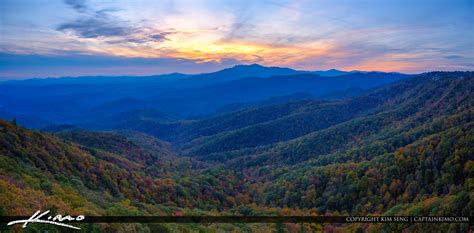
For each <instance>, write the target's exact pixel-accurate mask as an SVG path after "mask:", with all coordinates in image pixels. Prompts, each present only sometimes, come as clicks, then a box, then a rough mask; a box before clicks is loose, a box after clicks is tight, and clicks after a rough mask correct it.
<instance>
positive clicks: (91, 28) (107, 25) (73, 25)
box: [57, 0, 138, 38]
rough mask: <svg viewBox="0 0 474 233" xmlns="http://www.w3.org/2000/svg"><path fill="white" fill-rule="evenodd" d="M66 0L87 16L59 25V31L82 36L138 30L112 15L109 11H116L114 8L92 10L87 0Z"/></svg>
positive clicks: (89, 36) (127, 32)
mask: <svg viewBox="0 0 474 233" xmlns="http://www.w3.org/2000/svg"><path fill="white" fill-rule="evenodd" d="M64 2H65V3H66V4H67V5H68V6H70V7H71V8H72V9H74V10H76V11H77V12H79V13H83V14H86V16H85V17H84V16H82V17H81V18H79V19H76V20H74V21H72V22H67V23H63V24H61V25H59V26H58V27H57V30H58V31H62V32H66V31H69V32H72V33H74V34H75V35H77V36H79V37H81V38H100V37H102V38H106V37H123V36H129V35H131V34H134V33H136V32H137V31H138V29H135V28H133V27H131V26H128V23H127V22H123V21H120V20H119V19H116V18H113V17H111V16H110V15H109V13H110V12H114V11H116V10H114V9H101V10H92V9H91V8H90V7H89V6H88V5H87V4H86V1H85V0H65V1H64Z"/></svg>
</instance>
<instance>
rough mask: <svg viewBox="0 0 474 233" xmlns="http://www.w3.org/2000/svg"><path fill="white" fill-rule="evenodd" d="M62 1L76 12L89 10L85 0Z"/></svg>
mask: <svg viewBox="0 0 474 233" xmlns="http://www.w3.org/2000/svg"><path fill="white" fill-rule="evenodd" d="M64 3H66V4H67V5H69V6H70V7H71V8H73V9H74V10H76V11H78V12H86V11H87V10H89V7H88V6H87V4H86V1H85V0H64Z"/></svg>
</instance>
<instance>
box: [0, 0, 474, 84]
mask: <svg viewBox="0 0 474 233" xmlns="http://www.w3.org/2000/svg"><path fill="white" fill-rule="evenodd" d="M472 12H474V1H472V0H384V1H379V0H331V1H329V0H314V1H310V0H288V1H279V0H259V1H256V0H233V1H230V0H229V1H225V0H219V1H218V0H209V1H204V0H202V1H201V0H172V1H167V0H153V1H152V0H0V79H24V78H38V77H60V76H84V75H152V74H162V73H171V72H181V73H203V72H212V71H216V70H219V69H223V68H227V67H230V66H233V65H237V64H253V63H258V64H261V65H265V66H284V67H290V68H294V69H299V70H327V69H333V68H335V69H341V70H366V71H369V70H377V71H398V72H405V73H420V72H425V71H432V70H474V16H473V15H474V14H472Z"/></svg>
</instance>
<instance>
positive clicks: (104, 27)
mask: <svg viewBox="0 0 474 233" xmlns="http://www.w3.org/2000/svg"><path fill="white" fill-rule="evenodd" d="M57 29H58V30H59V31H72V32H74V33H75V34H76V35H77V36H80V37H82V38H97V37H111V36H126V35H129V34H131V33H132V32H133V29H131V28H126V27H121V26H115V25H114V23H113V22H109V21H107V20H101V19H97V18H89V19H84V20H82V19H79V20H76V21H74V22H70V23H65V24H62V25H60V26H59V27H58V28H57Z"/></svg>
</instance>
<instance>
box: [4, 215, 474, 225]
mask: <svg viewBox="0 0 474 233" xmlns="http://www.w3.org/2000/svg"><path fill="white" fill-rule="evenodd" d="M30 217H31V216H0V222H1V223H8V222H11V221H15V220H23V219H29V218H30ZM473 219H474V217H472V216H85V218H84V219H83V220H81V221H77V222H76V221H70V222H69V223H469V224H473ZM65 222H68V221H65Z"/></svg>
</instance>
